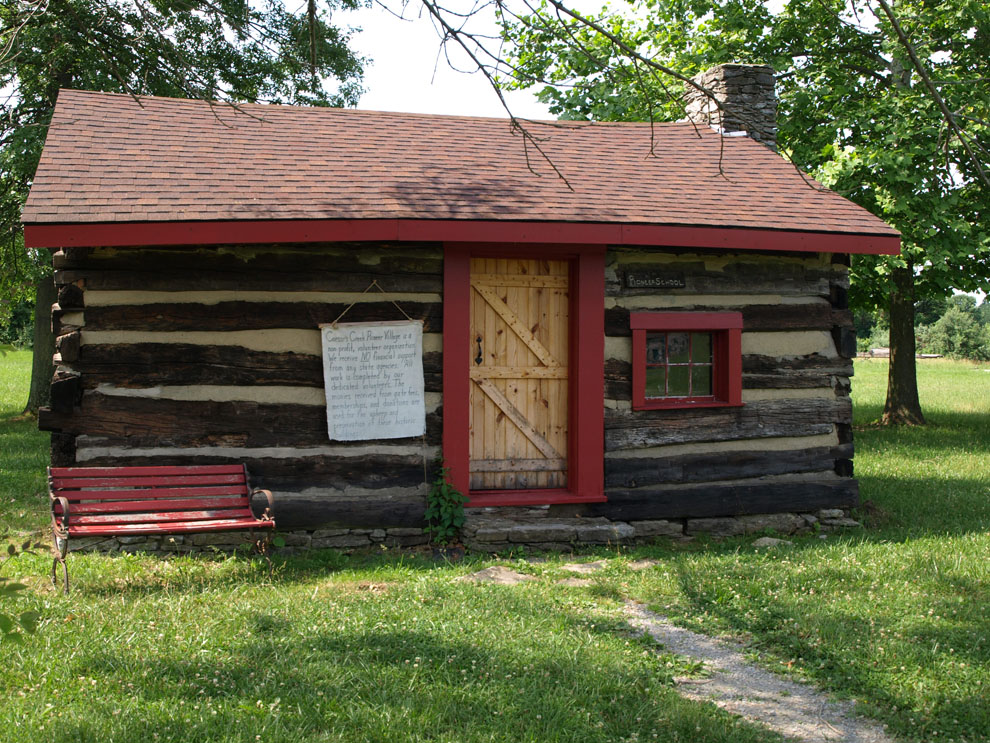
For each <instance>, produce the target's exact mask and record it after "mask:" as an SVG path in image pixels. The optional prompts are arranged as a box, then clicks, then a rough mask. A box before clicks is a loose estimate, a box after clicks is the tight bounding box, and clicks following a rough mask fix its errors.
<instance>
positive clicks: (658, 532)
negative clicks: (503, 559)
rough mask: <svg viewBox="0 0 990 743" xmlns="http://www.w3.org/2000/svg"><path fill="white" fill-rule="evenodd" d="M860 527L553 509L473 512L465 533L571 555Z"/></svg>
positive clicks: (841, 522) (484, 547)
mask: <svg viewBox="0 0 990 743" xmlns="http://www.w3.org/2000/svg"><path fill="white" fill-rule="evenodd" d="M856 526H860V524H859V522H857V521H854V520H853V519H851V518H850V517H849V514H848V513H847V512H846V511H844V510H842V509H839V508H833V509H823V510H821V511H818V512H816V513H770V514H757V515H752V516H727V517H722V518H706V519H671V520H669V521H666V520H650V521H628V522H625V521H609V520H608V519H605V518H555V517H550V516H549V515H548V509H547V508H526V509H523V508H516V509H509V508H500V509H484V510H480V511H475V510H470V511H469V512H468V517H467V521H466V522H465V524H464V528H463V529H462V531H461V538H462V541H463V542H464V546H465V547H467V548H469V549H472V550H475V551H478V552H502V551H505V550H511V549H513V548H518V547H527V548H532V549H538V550H546V551H550V552H570V551H572V550H573V549H575V547H577V546H578V545H620V544H621V545H635V544H646V543H649V542H654V541H656V540H657V539H658V538H667V539H675V540H688V539H691V538H693V537H695V536H698V535H702V534H704V535H707V536H710V537H713V538H715V539H722V538H725V537H737V536H745V535H747V534H756V533H759V532H764V531H768V532H773V533H775V534H781V535H785V534H806V533H808V532H811V531H815V530H818V531H833V530H836V529H842V528H847V527H856Z"/></svg>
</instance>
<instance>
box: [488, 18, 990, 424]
mask: <svg viewBox="0 0 990 743" xmlns="http://www.w3.org/2000/svg"><path fill="white" fill-rule="evenodd" d="M883 5H886V6H887V7H891V3H889V2H886V3H885V2H884V0H815V2H807V0H789V1H788V2H786V3H785V4H784V6H783V7H782V8H779V4H778V3H770V2H765V1H764V0H630V1H629V2H627V3H625V4H621V5H617V6H616V7H617V8H618V10H613V11H609V12H605V13H603V14H602V15H599V16H596V17H595V18H594V19H591V20H592V22H591V23H588V22H587V20H585V21H582V20H575V19H574V17H573V15H571V14H569V13H568V12H566V11H564V10H561V3H560V2H558V0H543V2H541V3H540V4H539V5H537V4H533V5H531V6H530V10H531V12H530V13H528V14H526V15H516V16H511V15H508V13H506V14H505V15H504V16H503V17H504V20H505V23H506V31H505V36H506V40H507V41H508V42H509V43H510V45H511V46H510V52H509V57H510V63H511V68H510V70H511V76H512V79H511V80H510V81H508V84H511V85H514V86H516V87H533V86H536V87H538V88H539V89H540V91H539V97H540V98H541V99H542V100H543V101H545V102H546V103H548V104H549V105H550V107H551V110H552V111H553V112H554V113H555V114H558V115H560V116H563V117H565V118H574V119H585V118H591V119H603V120H644V119H676V118H681V117H683V107H682V105H681V104H680V95H681V91H682V90H683V79H684V78H687V77H690V76H693V75H695V74H697V73H698V72H701V71H703V70H704V69H706V68H708V67H711V66H712V65H714V64H717V63H723V62H742V63H758V64H770V65H772V66H773V67H774V69H775V70H776V71H777V81H778V93H779V96H780V105H779V142H780V146H781V150H782V152H783V153H784V154H785V155H786V156H787V157H789V158H790V159H791V160H792V161H793V162H794V163H795V165H797V166H798V167H800V168H802V169H805V170H807V171H809V172H811V173H813V174H814V175H815V176H816V177H817V178H818V179H819V180H821V181H822V182H824V183H825V184H826V185H827V186H829V187H831V188H833V189H834V190H837V191H839V192H840V193H842V194H843V195H845V196H847V197H848V198H850V199H852V200H853V201H855V202H857V203H859V204H860V205H862V206H864V207H865V208H867V209H868V210H870V211H871V212H873V213H874V214H876V215H877V216H879V217H881V218H882V219H883V220H885V221H886V222H887V223H889V224H891V225H893V226H894V227H896V228H897V229H898V230H900V231H901V233H902V235H903V248H902V253H901V255H899V256H855V257H854V260H853V266H852V278H853V291H852V299H853V301H854V304H855V305H856V306H858V307H861V308H864V309H877V308H885V309H886V310H887V311H888V316H889V318H890V323H891V341H892V347H893V346H898V345H900V344H901V343H902V342H903V341H901V340H898V339H903V338H908V339H910V345H911V346H912V347H911V348H910V349H906V348H905V349H894V350H895V351H901V352H897V353H895V354H894V358H892V364H891V381H890V384H889V386H888V400H887V411H886V413H887V415H885V417H888V418H889V422H921V421H923V417H922V415H921V410H920V406H918V404H917V393H916V386H914V401H913V403H912V401H911V400H910V399H908V398H909V397H910V394H908V393H910V390H907V389H906V386H912V385H915V376H914V349H913V339H914V335H913V326H914V318H913V314H914V310H913V307H914V300H915V299H918V298H924V297H939V296H941V297H944V296H946V295H947V294H948V293H949V292H950V291H951V289H953V288H956V289H960V290H962V291H974V290H976V289H979V288H983V289H986V288H987V287H988V280H990V237H988V231H987V226H986V215H987V214H988V213H990V180H988V179H987V174H986V168H985V163H986V162H990V157H988V156H987V153H988V151H990V79H988V77H987V59H990V6H987V4H986V3H985V2H983V0H898V1H897V2H896V3H893V4H892V5H893V7H892V8H891V10H892V13H893V14H894V15H893V17H894V18H895V19H897V20H898V21H899V23H898V25H897V26H895V25H894V24H893V22H892V20H891V16H890V15H888V14H887V13H886V12H885V11H884V8H883ZM775 7H776V8H779V9H778V10H774V9H773V8H775ZM899 31H900V32H901V33H899ZM919 66H920V68H921V71H919V70H918V67H919ZM660 67H662V68H663V69H660ZM664 70H666V71H668V72H665V71H664ZM922 71H923V72H924V74H923V75H922ZM933 91H935V92H934V93H933ZM940 101H941V103H940ZM941 104H944V106H943V105H941ZM946 111H948V112H949V115H948V116H947V115H946V113H945V112H946ZM898 329H899V330H900V332H897V331H898ZM895 371H896V373H897V377H896V379H895ZM901 393H905V394H903V395H902V394H901ZM912 407H914V408H915V410H911V408H912Z"/></svg>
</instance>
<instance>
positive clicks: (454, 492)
mask: <svg viewBox="0 0 990 743" xmlns="http://www.w3.org/2000/svg"><path fill="white" fill-rule="evenodd" d="M448 472H449V470H448V468H447V467H441V468H440V472H439V473H438V474H437V477H436V479H435V480H434V481H433V483H432V484H431V485H430V490H429V492H428V493H427V494H426V521H427V526H426V528H425V529H423V531H424V532H426V533H427V534H429V535H430V541H432V542H433V543H435V544H440V545H444V544H450V543H451V542H453V541H454V540H455V539H456V538H457V534H458V533H459V532H460V529H461V527H462V526H463V525H464V504H465V503H467V500H468V499H467V497H466V496H465V495H463V494H462V493H461V491H459V490H458V489H457V488H455V487H454V486H453V485H451V484H450V481H449V480H448Z"/></svg>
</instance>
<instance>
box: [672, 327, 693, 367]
mask: <svg viewBox="0 0 990 743" xmlns="http://www.w3.org/2000/svg"><path fill="white" fill-rule="evenodd" d="M690 337H691V336H690V334H689V333H667V361H668V363H671V364H686V363H687V362H688V361H690V360H691V359H690V357H689V355H688V350H689V349H688V345H689V344H688V339H689V338H690Z"/></svg>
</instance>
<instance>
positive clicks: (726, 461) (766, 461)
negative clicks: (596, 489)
mask: <svg viewBox="0 0 990 743" xmlns="http://www.w3.org/2000/svg"><path fill="white" fill-rule="evenodd" d="M795 445H796V444H795ZM851 456H852V446H851V445H846V446H836V447H827V446H817V447H813V448H809V449H793V450H790V451H759V450H753V451H722V452H705V453H699V454H682V455H679V456H673V457H657V458H653V457H649V458H647V457H623V458H614V459H606V460H605V486H606V487H616V488H639V487H644V486H648V485H663V484H669V483H682V482H711V481H713V480H735V479H742V478H746V477H761V476H764V475H784V474H791V473H796V472H824V471H827V470H832V469H834V468H835V467H836V460H837V459H840V458H843V461H846V460H845V459H844V458H848V457H851Z"/></svg>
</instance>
